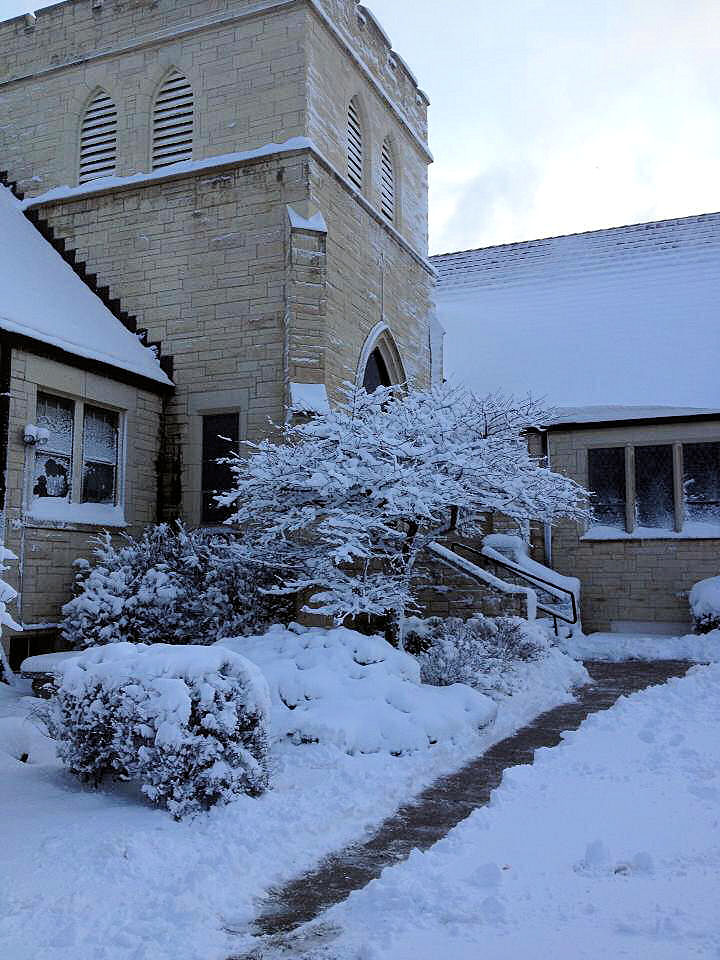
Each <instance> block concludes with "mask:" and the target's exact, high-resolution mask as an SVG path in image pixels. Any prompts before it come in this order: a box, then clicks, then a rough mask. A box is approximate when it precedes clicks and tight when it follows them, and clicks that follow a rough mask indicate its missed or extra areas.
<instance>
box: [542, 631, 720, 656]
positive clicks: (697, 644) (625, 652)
mask: <svg viewBox="0 0 720 960" xmlns="http://www.w3.org/2000/svg"><path fill="white" fill-rule="evenodd" d="M558 645H559V646H560V648H561V649H562V650H563V651H564V652H565V653H567V654H569V655H570V656H571V657H575V658H576V659H577V660H606V661H609V662H613V663H619V662H620V661H622V660H689V661H690V662H692V663H713V662H720V630H713V631H711V632H710V633H707V634H705V635H703V636H698V635H697V634H696V633H689V634H686V635H685V636H683V637H670V636H653V635H650V634H640V633H591V634H588V635H587V636H585V635H583V634H582V633H578V634H576V635H575V636H573V637H569V638H567V639H560V640H559V641H558Z"/></svg>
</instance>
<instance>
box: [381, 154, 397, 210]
mask: <svg viewBox="0 0 720 960" xmlns="http://www.w3.org/2000/svg"><path fill="white" fill-rule="evenodd" d="M380 208H381V210H382V214H383V216H384V217H385V218H386V219H387V220H389V221H390V223H393V222H394V220H395V165H394V163H393V155H392V150H391V148H390V144H389V143H388V142H387V140H386V141H385V143H383V146H382V156H381V162H380Z"/></svg>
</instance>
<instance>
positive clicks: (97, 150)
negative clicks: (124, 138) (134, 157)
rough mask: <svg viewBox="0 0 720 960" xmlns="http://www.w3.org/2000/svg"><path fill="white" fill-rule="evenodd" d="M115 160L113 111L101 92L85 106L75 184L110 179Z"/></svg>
mask: <svg viewBox="0 0 720 960" xmlns="http://www.w3.org/2000/svg"><path fill="white" fill-rule="evenodd" d="M116 160H117V107H116V106H115V104H114V103H113V101H112V99H111V98H110V97H109V96H108V95H107V94H106V93H104V92H103V91H100V92H99V93H97V94H96V95H95V96H94V97H93V99H92V100H91V101H90V103H89V104H88V107H87V110H86V111H85V116H84V117H83V122H82V129H81V130H80V172H79V175H78V181H79V182H80V183H87V182H88V180H96V179H97V178H98V177H111V176H112V175H113V174H114V173H115V162H116Z"/></svg>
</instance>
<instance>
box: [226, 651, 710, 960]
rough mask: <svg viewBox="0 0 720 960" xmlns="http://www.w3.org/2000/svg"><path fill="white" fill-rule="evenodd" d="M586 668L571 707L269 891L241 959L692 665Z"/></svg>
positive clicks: (546, 716) (427, 843) (428, 842)
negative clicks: (540, 754)
mask: <svg viewBox="0 0 720 960" xmlns="http://www.w3.org/2000/svg"><path fill="white" fill-rule="evenodd" d="M585 666H586V667H587V669H588V671H589V673H590V675H591V676H592V677H593V680H594V681H595V682H594V683H593V684H592V685H588V686H586V687H582V688H580V689H579V690H578V691H577V699H576V701H575V702H574V703H570V704H565V705H563V706H560V707H556V708H554V709H553V710H549V711H547V712H546V713H543V714H541V715H540V716H539V717H538V718H537V719H536V720H535V721H534V722H533V723H532V724H530V725H529V726H527V727H523V728H522V729H521V730H519V731H518V732H517V733H516V734H514V735H513V736H511V737H508V738H507V739H505V740H502V741H500V742H499V743H497V744H495V746H493V747H491V748H490V749H489V750H488V751H487V752H486V753H484V754H483V755H482V756H481V757H478V758H477V759H476V760H473V761H471V762H470V763H468V764H466V765H465V766H464V767H462V768H461V769H460V770H458V771H456V772H455V773H453V774H451V775H450V776H447V777H443V778H441V779H439V780H436V781H435V782H434V783H433V784H431V785H430V786H429V787H428V788H427V789H426V790H425V791H423V792H422V793H421V794H419V795H418V796H417V797H416V798H415V799H414V800H413V801H412V802H411V803H408V804H406V805H404V806H403V807H401V808H400V809H399V810H398V811H397V812H396V813H395V814H394V815H393V816H392V817H390V818H388V819H387V820H386V821H385V822H384V823H383V824H381V826H380V827H379V829H378V830H377V831H376V833H375V834H373V836H372V837H370V839H369V840H367V841H366V842H364V843H359V844H353V845H351V846H348V847H346V848H345V849H343V850H340V851H339V852H337V853H335V854H333V855H332V856H330V857H328V858H326V859H325V860H324V861H323V862H322V863H321V864H320V865H319V866H318V868H317V869H316V870H315V871H313V872H312V873H307V874H304V875H303V876H301V877H298V878H297V879H295V880H293V881H291V882H290V883H288V884H287V885H286V886H284V887H282V888H280V889H277V890H273V891H271V893H270V896H269V898H268V900H267V902H266V904H265V906H264V908H263V910H262V912H261V913H260V915H259V916H258V917H257V919H256V921H255V925H254V931H253V932H254V933H255V935H256V936H257V937H258V938H263V940H262V941H260V943H259V944H258V949H257V950H255V951H253V952H251V953H249V954H248V953H246V954H244V956H245V957H248V958H250V957H262V956H263V955H264V948H263V943H264V945H266V946H267V947H269V948H270V949H277V948H278V947H279V948H280V949H282V946H283V941H284V940H285V937H286V936H287V935H289V934H292V932H293V931H295V930H296V929H297V928H298V927H300V926H302V925H303V924H304V923H307V922H308V921H310V920H314V919H315V918H316V917H318V916H319V915H320V914H321V913H322V912H323V911H324V910H326V909H327V908H328V907H331V906H333V905H334V904H336V903H339V902H341V901H342V900H345V899H346V898H347V897H348V896H349V895H350V894H351V893H352V892H353V891H354V890H359V889H361V888H362V887H364V886H365V885H366V884H367V883H369V882H370V881H371V880H372V879H374V878H375V877H378V876H379V875H380V873H381V872H382V871H383V870H384V869H385V867H388V866H391V865H392V864H394V863H398V862H399V861H401V860H404V859H406V858H407V857H408V856H409V854H410V853H411V851H412V850H413V849H415V848H419V849H420V850H426V849H428V848H429V847H431V846H432V845H433V844H434V843H437V841H438V840H440V839H441V838H442V837H444V836H445V835H446V834H447V833H448V832H449V831H450V830H452V828H453V827H455V826H456V825H457V824H458V823H459V822H460V821H461V820H464V819H465V818H466V817H467V816H469V815H470V814H471V813H472V811H473V810H475V809H476V808H478V807H480V806H483V805H484V804H486V803H487V802H488V801H489V799H490V795H491V794H492V791H493V790H494V789H495V788H496V787H497V786H498V785H499V783H500V781H501V780H502V777H503V773H504V771H505V770H506V769H508V768H509V767H513V766H516V765H518V764H528V763H532V762H533V758H534V754H535V751H536V750H537V749H538V748H540V747H554V746H557V744H558V743H560V741H561V739H562V734H563V733H564V732H565V731H569V730H576V729H577V728H578V727H579V726H580V725H581V724H582V722H583V721H584V720H585V718H586V717H588V716H589V715H590V714H592V713H597V712H598V711H601V710H607V709H608V708H609V707H611V706H612V705H613V704H614V703H615V702H616V700H617V699H618V698H619V697H621V696H623V695H625V694H631V693H635V692H636V691H638V690H642V689H644V688H645V687H648V686H652V685H654V684H662V683H665V682H666V681H667V680H668V679H670V677H677V676H683V675H684V674H685V673H686V672H687V670H688V669H689V667H690V666H691V665H690V664H689V663H686V662H684V661H652V662H649V663H648V662H639V661H629V662H623V663H600V662H594V661H589V662H586V663H585ZM264 938H268V939H266V940H265V939H264Z"/></svg>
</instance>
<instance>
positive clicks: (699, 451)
mask: <svg viewBox="0 0 720 960" xmlns="http://www.w3.org/2000/svg"><path fill="white" fill-rule="evenodd" d="M683 473H684V478H683V479H684V489H685V517H686V519H688V520H701V521H706V522H710V523H720V443H686V444H685V445H684V446H683Z"/></svg>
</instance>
